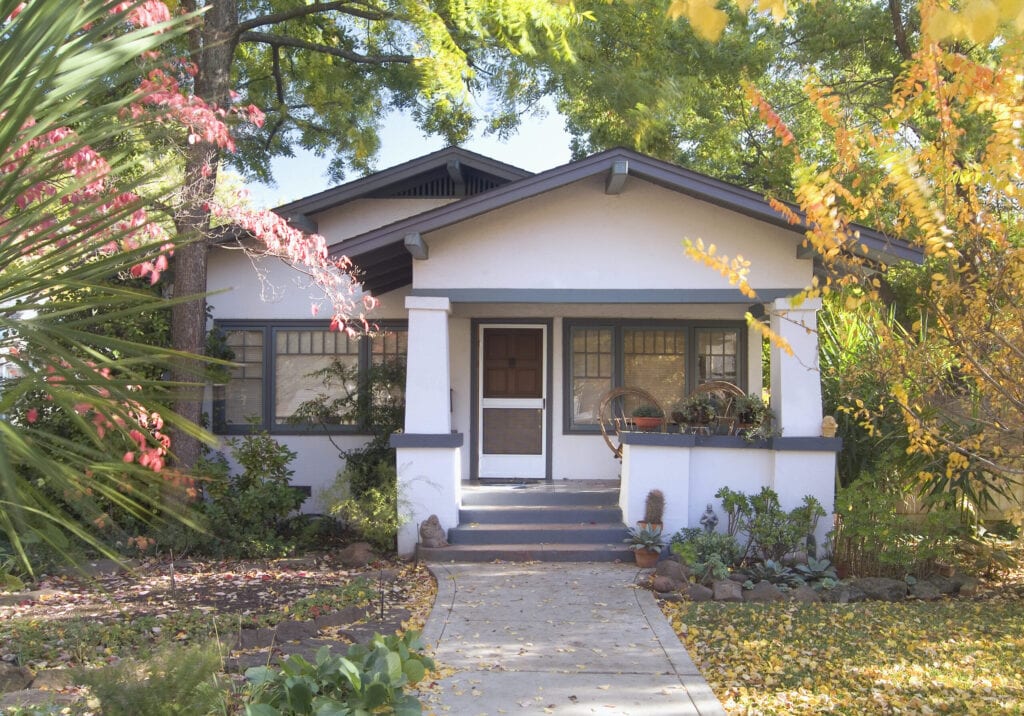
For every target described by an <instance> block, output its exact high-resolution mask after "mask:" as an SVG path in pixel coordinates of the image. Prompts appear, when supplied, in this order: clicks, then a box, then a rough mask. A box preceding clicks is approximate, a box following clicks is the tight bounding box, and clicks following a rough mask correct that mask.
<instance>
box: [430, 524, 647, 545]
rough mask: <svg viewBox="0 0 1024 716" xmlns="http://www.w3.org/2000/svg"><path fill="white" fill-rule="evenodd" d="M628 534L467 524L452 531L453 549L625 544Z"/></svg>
mask: <svg viewBox="0 0 1024 716" xmlns="http://www.w3.org/2000/svg"><path fill="white" fill-rule="evenodd" d="M626 534H627V530H626V528H625V526H624V525H623V524H622V523H621V522H619V523H618V524H590V523H582V524H581V523H579V522H573V523H552V524H544V525H538V524H531V523H525V524H515V523H513V524H474V523H469V524H467V523H463V524H461V525H459V526H458V527H454V528H452V529H450V530H448V541H449V542H450V543H451V544H453V545H470V544H531V543H533V544H537V543H544V544H551V543H564V544H587V543H589V544H597V543H609V544H616V545H619V544H623V540H624V539H625V538H626Z"/></svg>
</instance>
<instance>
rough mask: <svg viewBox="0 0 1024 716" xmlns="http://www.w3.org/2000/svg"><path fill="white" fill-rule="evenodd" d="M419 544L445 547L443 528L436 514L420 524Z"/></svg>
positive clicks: (446, 542) (446, 544)
mask: <svg viewBox="0 0 1024 716" xmlns="http://www.w3.org/2000/svg"><path fill="white" fill-rule="evenodd" d="M420 544H421V545H423V546H424V547H447V546H448V540H446V539H445V538H444V529H443V528H442V527H441V520H439V519H437V515H431V516H430V517H428V518H427V519H425V520H423V522H422V523H421V524H420Z"/></svg>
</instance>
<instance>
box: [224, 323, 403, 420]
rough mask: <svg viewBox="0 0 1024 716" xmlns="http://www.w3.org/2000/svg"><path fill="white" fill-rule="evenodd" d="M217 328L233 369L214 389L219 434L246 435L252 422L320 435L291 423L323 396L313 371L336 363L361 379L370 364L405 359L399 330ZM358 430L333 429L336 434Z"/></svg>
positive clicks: (393, 327)
mask: <svg viewBox="0 0 1024 716" xmlns="http://www.w3.org/2000/svg"><path fill="white" fill-rule="evenodd" d="M217 327H218V328H219V329H220V330H221V331H222V332H223V334H224V339H225V343H226V344H227V346H228V348H230V349H231V351H232V353H233V354H234V360H233V362H234V363H235V364H236V365H235V366H234V367H233V368H232V369H231V371H230V378H229V380H228V382H227V384H225V385H222V386H217V387H216V388H215V390H214V429H215V430H216V431H217V432H221V433H246V432H248V431H249V430H250V421H251V420H255V421H256V425H257V427H259V428H262V429H265V430H268V431H270V432H274V433H303V432H310V431H312V430H321V429H322V427H321V426H316V427H315V428H314V427H313V426H311V425H297V424H295V423H294V422H292V420H291V416H292V415H294V414H295V411H296V409H297V408H298V407H299V406H300V405H301V404H302V403H304V402H305V401H308V400H311V399H313V398H315V397H316V396H318V395H320V394H321V393H323V392H324V387H323V382H322V379H320V378H318V377H317V376H316V373H317V372H318V371H321V370H323V369H324V368H327V367H328V366H330V365H331V364H332V363H334V362H340V363H341V364H343V365H346V366H350V367H352V368H354V369H356V372H357V373H358V374H359V375H360V376H362V375H364V374H365V373H366V372H367V371H368V370H369V367H370V365H371V364H373V363H382V362H385V361H392V360H404V359H405V354H406V340H407V330H406V328H405V326H404V325H390V326H382V327H381V332H380V333H378V334H376V335H374V336H372V337H369V338H351V337H349V336H348V335H347V334H345V333H344V332H341V331H331V330H329V329H328V327H327V325H326V324H325V323H323V322H315V323H314V322H308V321H307V322H288V323H280V324H274V323H269V324H268V323H257V322H253V321H236V322H229V321H224V322H218V323H217ZM354 387H355V386H354V385H353V386H352V388H353V389H354ZM358 429H359V426H356V425H338V426H332V430H338V431H346V430H347V431H357V430H358Z"/></svg>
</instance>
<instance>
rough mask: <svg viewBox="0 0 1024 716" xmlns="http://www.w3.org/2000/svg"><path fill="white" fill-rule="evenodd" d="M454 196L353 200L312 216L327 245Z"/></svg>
mask: <svg viewBox="0 0 1024 716" xmlns="http://www.w3.org/2000/svg"><path fill="white" fill-rule="evenodd" d="M452 201H457V200H456V199H431V198H424V199H404V198H403V199H356V200H355V201H350V202H347V203H345V204H343V205H341V206H338V207H335V208H333V209H329V210H327V211H325V212H323V213H320V214H317V215H316V223H317V230H318V232H319V233H320V235H321V236H323V237H325V238H326V239H327V241H328V243H330V244H332V245H333V244H335V243H336V242H338V241H342V240H344V239H348V238H351V237H353V236H359V235H360V234H363V233H366V232H367V231H371V230H372V229H378V228H380V227H382V226H386V225H387V224H391V223H393V222H395V221H398V220H399V219H404V218H405V217H407V216H412V215H413V214H420V213H423V212H424V211H429V210H431V209H436V208H437V207H439V206H444V205H445V204H450V203H451V202H452Z"/></svg>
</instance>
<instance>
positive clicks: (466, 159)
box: [274, 147, 532, 217]
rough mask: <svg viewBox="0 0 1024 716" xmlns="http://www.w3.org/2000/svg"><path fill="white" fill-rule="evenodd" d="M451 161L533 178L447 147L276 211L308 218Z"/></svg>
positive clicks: (509, 176) (509, 177)
mask: <svg viewBox="0 0 1024 716" xmlns="http://www.w3.org/2000/svg"><path fill="white" fill-rule="evenodd" d="M451 161H456V162H458V163H459V165H460V167H467V166H468V167H472V168H475V169H478V170H480V171H482V172H486V173H488V174H492V175H494V176H497V177H500V178H502V179H507V180H508V181H510V182H511V181H516V180H518V179H523V178H525V177H529V176H532V173H531V172H528V171H526V170H525V169H520V168H518V167H514V166H512V165H511V164H505V163H504V162H499V161H497V160H495V159H491V158H490V157H485V156H484V155H482V154H477V153H476V152H471V151H469V150H467V149H462V148H461V147H445V148H444V149H439V150H438V151H436V152H431V153H430V154H427V155H424V156H422V157H418V158H416V159H412V160H410V161H408V162H405V163H404V164H398V165H397V166H393V167H390V168H388V169H383V170H381V171H379V172H375V173H373V174H368V175H367V176H365V177H362V178H361V179H355V180H354V181H350V182H347V183H345V184H342V185H341V186H336V187H333V188H331V189H327V190H326V191H322V192H319V193H317V194H313V195H311V196H307V197H305V198H302V199H298V200H296V201H292V202H289V203H287V204H282V205H281V206H279V207H277V208H276V209H274V212H275V213H276V214H280V215H281V216H284V217H289V216H293V215H298V214H305V215H307V216H308V215H310V214H316V213H318V212H321V211H326V210H327V209H332V208H334V207H336V206H338V205H340V204H344V203H345V202H349V201H354V200H355V199H359V198H361V197H363V196H366V195H368V194H372V193H374V192H376V191H380V190H381V189H384V188H386V187H387V186H389V185H391V184H398V183H400V182H403V181H407V180H409V179H411V178H413V177H415V176H417V175H419V174H422V173H423V172H425V171H429V170H431V169H436V168H437V167H446V166H447V165H448V162H451Z"/></svg>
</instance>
